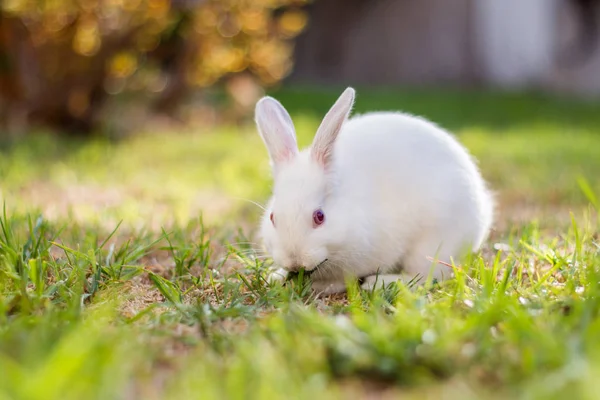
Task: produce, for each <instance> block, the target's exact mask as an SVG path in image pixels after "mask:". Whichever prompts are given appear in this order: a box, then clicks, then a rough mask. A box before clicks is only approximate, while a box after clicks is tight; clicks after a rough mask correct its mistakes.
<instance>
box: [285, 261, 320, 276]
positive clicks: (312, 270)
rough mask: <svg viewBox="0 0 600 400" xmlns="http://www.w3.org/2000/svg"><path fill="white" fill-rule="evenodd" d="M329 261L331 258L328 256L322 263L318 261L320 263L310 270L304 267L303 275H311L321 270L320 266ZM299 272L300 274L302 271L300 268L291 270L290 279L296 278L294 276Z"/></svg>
mask: <svg viewBox="0 0 600 400" xmlns="http://www.w3.org/2000/svg"><path fill="white" fill-rule="evenodd" d="M327 261H329V259H328V258H326V259H324V260H323V261H321V262H320V263H318V264H317V265H316V266H315V267H314V268H313V269H311V270H310V271H308V270H306V269H304V268H302V273H303V275H304V276H307V277H308V276H311V275H312V274H314V273H315V272H317V271H318V270H319V268H320V267H321V266H323V265H324V264H325V263H326V262H327ZM299 274H300V271H299V270H298V271H290V272H289V274H288V280H289V279H292V278H294V277H296V276H298V275H299Z"/></svg>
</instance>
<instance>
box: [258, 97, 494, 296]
mask: <svg viewBox="0 0 600 400" xmlns="http://www.w3.org/2000/svg"><path fill="white" fill-rule="evenodd" d="M353 101H354V90H353V89H351V88H348V89H346V91H344V93H343V94H342V96H341V97H340V99H338V101H337V102H336V103H335V105H334V106H333V107H332V109H331V110H330V111H329V113H328V114H327V115H326V117H325V118H324V120H323V122H322V124H321V126H320V127H319V130H318V131H317V134H316V136H315V139H314V142H313V145H312V146H311V148H309V149H305V150H303V151H301V152H299V151H298V149H297V147H296V140H295V132H294V128H293V124H292V122H291V118H290V117H289V115H288V114H287V112H286V111H285V109H284V108H283V107H282V106H281V104H279V103H278V102H277V101H276V100H274V99H271V98H268V97H267V98H264V99H262V100H261V101H260V102H259V103H258V104H257V107H256V121H257V125H258V128H259V131H260V133H261V136H262V137H263V140H264V141H265V144H266V146H267V149H268V150H269V154H270V156H271V160H272V165H273V171H274V188H273V197H272V198H271V200H270V201H269V203H268V205H267V207H266V210H267V211H266V213H265V215H264V217H263V219H262V223H261V235H262V237H263V240H264V243H265V245H266V247H267V250H268V251H269V253H270V254H271V255H272V257H273V260H274V262H275V264H276V265H277V266H279V267H282V268H283V269H284V270H288V271H290V270H296V269H298V268H299V267H300V266H303V267H305V268H306V269H307V270H309V271H310V270H313V269H315V268H316V267H317V266H318V268H317V269H316V270H315V271H314V273H313V274H312V275H311V278H312V280H313V288H315V289H316V290H318V291H322V292H325V293H332V292H338V291H343V290H344V287H345V286H344V279H345V277H348V276H351V277H354V276H356V277H362V278H366V279H365V283H364V285H363V287H368V288H370V287H372V286H373V284H374V282H376V281H377V282H379V281H382V282H383V283H389V281H390V280H391V278H393V279H399V278H403V279H405V280H410V279H413V278H415V277H417V276H420V277H422V278H426V277H427V276H428V275H429V274H430V273H431V275H432V277H433V278H436V279H438V280H441V279H444V278H446V277H448V276H450V275H451V269H450V268H449V267H448V266H445V265H443V264H441V263H434V262H432V261H431V259H428V257H431V258H435V259H437V260H440V261H442V262H446V263H450V262H452V259H454V260H457V259H458V258H459V257H461V256H462V255H463V253H464V252H465V251H468V250H477V249H479V247H480V245H481V243H482V242H483V241H484V240H485V239H486V237H487V235H488V231H489V229H490V225H491V223H492V217H493V200H492V196H491V195H490V193H489V192H488V190H487V189H486V185H485V182H484V181H483V179H482V177H481V175H480V174H479V171H478V169H477V167H476V165H475V163H474V162H473V160H472V158H471V156H470V155H469V154H468V152H467V151H466V150H465V149H464V148H463V147H462V146H461V145H460V144H459V143H458V141H456V140H455V139H454V137H453V136H451V135H450V134H448V133H447V132H446V131H444V130H442V129H441V128H439V127H437V126H436V125H434V124H433V123H431V122H429V121H426V120H425V119H422V118H419V117H414V116H410V115H407V114H403V113H395V112H374V113H368V114H364V115H360V116H355V117H353V118H351V119H349V120H347V117H348V115H349V113H350V110H351V107H352V104H353ZM282 113H283V114H282ZM282 155H283V156H282ZM318 208H321V209H322V210H323V212H324V213H325V218H326V219H325V223H324V224H322V225H321V226H317V227H315V226H314V225H313V218H312V215H313V212H314V211H315V210H316V209H318ZM271 212H273V215H274V220H275V226H273V224H272V223H271V220H270V214H271ZM325 259H327V260H328V261H327V262H325V263H324V264H321V265H319V264H320V263H321V262H323V260H325ZM399 272H401V273H402V275H401V276H400V275H391V274H395V273H399ZM376 275H379V276H383V275H385V276H384V279H380V280H377V279H376V278H375V277H374V276H376ZM390 277H391V278H390Z"/></svg>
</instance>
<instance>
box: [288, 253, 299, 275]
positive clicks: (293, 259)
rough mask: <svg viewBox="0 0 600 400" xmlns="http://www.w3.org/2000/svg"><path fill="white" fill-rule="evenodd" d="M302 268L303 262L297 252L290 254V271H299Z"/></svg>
mask: <svg viewBox="0 0 600 400" xmlns="http://www.w3.org/2000/svg"><path fill="white" fill-rule="evenodd" d="M300 268H302V264H301V263H300V260H299V259H298V257H297V256H296V254H290V256H289V263H288V268H287V269H289V270H290V271H293V272H297V271H298V270H299V269H300Z"/></svg>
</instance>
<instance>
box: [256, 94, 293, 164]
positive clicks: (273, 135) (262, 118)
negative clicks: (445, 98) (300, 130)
mask: <svg viewBox="0 0 600 400" xmlns="http://www.w3.org/2000/svg"><path fill="white" fill-rule="evenodd" d="M254 117H255V120H256V125H257V127H258V132H259V133H260V137H261V138H262V140H263V142H264V143H265V146H267V150H268V151H269V156H270V157H271V166H272V167H273V169H275V168H276V167H277V165H279V164H281V163H285V162H287V161H290V160H292V159H293V158H294V157H295V156H296V154H298V144H297V142H296V131H295V129H294V123H293V122H292V119H291V118H290V115H289V114H288V112H287V111H286V110H285V108H283V106H282V105H281V103H280V102H278V101H277V100H275V99H274V98H272V97H269V96H265V97H263V98H262V99H260V100H259V101H258V103H256V109H255V111H254Z"/></svg>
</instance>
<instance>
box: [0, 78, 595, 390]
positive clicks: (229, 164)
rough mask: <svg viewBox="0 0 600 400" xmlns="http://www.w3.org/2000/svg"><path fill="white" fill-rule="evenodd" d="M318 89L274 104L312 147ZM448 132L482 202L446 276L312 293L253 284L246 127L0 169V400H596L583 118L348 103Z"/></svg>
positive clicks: (257, 174) (56, 150)
mask: <svg viewBox="0 0 600 400" xmlns="http://www.w3.org/2000/svg"><path fill="white" fill-rule="evenodd" d="M335 95H336V93H334V92H333V91H323V92H320V91H318V90H316V89H310V90H308V89H302V90H301V89H286V90H283V91H280V92H278V93H276V96H277V97H279V98H281V100H282V101H283V103H284V104H285V105H289V108H290V110H291V111H292V114H293V116H294V118H295V119H296V120H297V121H298V123H297V130H298V132H299V135H300V142H301V143H302V144H307V143H308V141H309V140H310V136H311V134H312V132H314V129H315V127H316V126H317V124H318V117H319V115H322V114H323V113H324V111H325V110H326V109H327V107H328V105H329V104H330V103H331V102H332V101H333V99H334V98H335ZM385 108H387V109H396V108H400V109H404V110H407V111H410V112H414V113H417V114H421V115H425V116H428V117H430V118H432V119H434V120H435V121H437V122H439V123H440V124H441V125H443V126H447V127H449V128H452V129H453V130H454V131H455V132H456V134H457V135H458V136H459V138H460V139H461V141H462V142H463V143H464V144H465V145H466V146H467V147H468V148H469V149H470V150H471V151H472V152H473V154H474V155H475V156H477V157H478V158H479V160H480V166H481V169H482V171H483V174H484V175H485V177H486V178H487V179H488V181H490V183H491V185H492V186H493V188H494V189H495V190H496V192H497V197H498V202H499V215H498V221H497V225H496V229H495V231H494V232H493V233H492V236H491V238H490V240H489V241H488V243H486V245H485V248H484V249H483V250H482V252H481V254H476V255H473V256H472V257H471V258H470V259H469V260H466V261H465V262H464V263H462V264H460V265H458V266H457V267H456V270H455V272H456V278H455V279H453V280H451V281H448V282H444V283H443V284H441V285H437V286H430V287H422V288H418V289H416V290H409V289H408V288H406V287H404V286H402V285H397V286H393V287H390V288H388V289H386V290H384V291H378V292H374V293H371V292H365V291H360V290H358V288H356V287H354V286H351V287H350V288H349V293H348V294H347V295H337V296H332V297H327V298H315V297H314V296H312V295H311V292H310V290H309V285H310V283H309V282H308V281H306V280H305V279H299V280H297V281H293V282H290V284H289V285H287V286H284V287H280V286H274V285H269V284H267V283H266V281H265V273H266V268H267V267H268V262H265V261H263V260H262V259H261V258H260V257H257V256H256V255H255V253H254V249H255V248H256V247H258V245H257V244H256V243H255V242H256V237H255V232H254V227H255V222H256V220H257V218H258V216H259V212H260V210H259V209H258V208H257V207H256V206H254V205H253V204H252V203H251V202H249V201H247V200H253V201H258V202H262V201H264V200H265V199H266V197H267V196H268V194H269V185H270V182H269V180H270V178H269V171H268V165H267V160H266V152H265V150H264V149H263V148H262V144H261V143H260V139H259V138H258V136H257V135H256V133H255V132H254V131H253V128H252V127H251V126H249V127H241V128H233V127H219V128H216V129H214V130H210V131H206V132H204V131H201V132H198V133H185V132H184V133H171V134H164V133H151V132H149V133H146V134H142V135H140V136H137V137H134V138H130V139H127V140H125V141H122V142H119V143H111V142H107V141H103V140H100V139H96V140H92V141H89V142H68V141H66V140H57V139H52V138H50V137H48V136H44V135H37V136H32V137H31V138H29V139H27V140H21V141H18V142H14V143H10V144H6V145H5V146H4V149H3V151H2V153H1V154H0V178H1V179H0V188H1V195H2V200H3V201H4V202H5V204H6V205H5V209H4V210H3V213H2V215H1V216H0V371H2V373H1V374H0V399H59V398H60V399H81V398H88V399H95V398H97V399H113V398H114V399H131V398H143V399H181V398H202V399H207V398H219V399H221V398H299V399H302V398H319V399H321V398H324V399H327V398H340V397H345V398H365V397H366V398H370V396H371V397H382V398H388V397H389V398H392V397H394V398H395V397H398V396H402V397H404V398H419V399H421V398H434V397H435V398H438V397H440V396H443V397H444V398H449V399H454V398H456V399H470V398H472V399H481V398H485V399H500V398H523V399H534V398H540V399H541V398H543V399H552V398H556V399H560V398H565V397H569V398H577V399H579V398H581V399H586V398H590V399H591V398H595V397H596V393H597V392H598V390H599V389H600V387H599V385H600V384H598V383H597V379H596V378H595V377H596V376H597V374H598V372H600V344H599V342H598V340H597V338H598V337H599V335H600V245H599V242H598V233H597V232H598V228H599V227H600V220H599V218H598V213H597V209H595V208H594V205H593V204H594V203H595V204H596V207H597V200H596V196H597V195H598V194H599V193H600V174H599V173H598V172H599V171H600V137H599V136H598V135H597V133H596V130H597V129H598V127H600V117H599V116H598V114H597V112H596V111H595V110H596V109H597V104H588V103H578V102H575V101H567V100H560V99H553V98H546V97H543V96H540V95H531V94H529V95H523V94H489V93H463V92H452V91H448V92H439V91H431V92H428V91H414V90H412V91H407V92H401V91H392V90H391V89H390V90H388V91H362V90H359V97H358V104H357V110H358V111H359V112H360V111H365V110H368V109H385Z"/></svg>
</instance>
